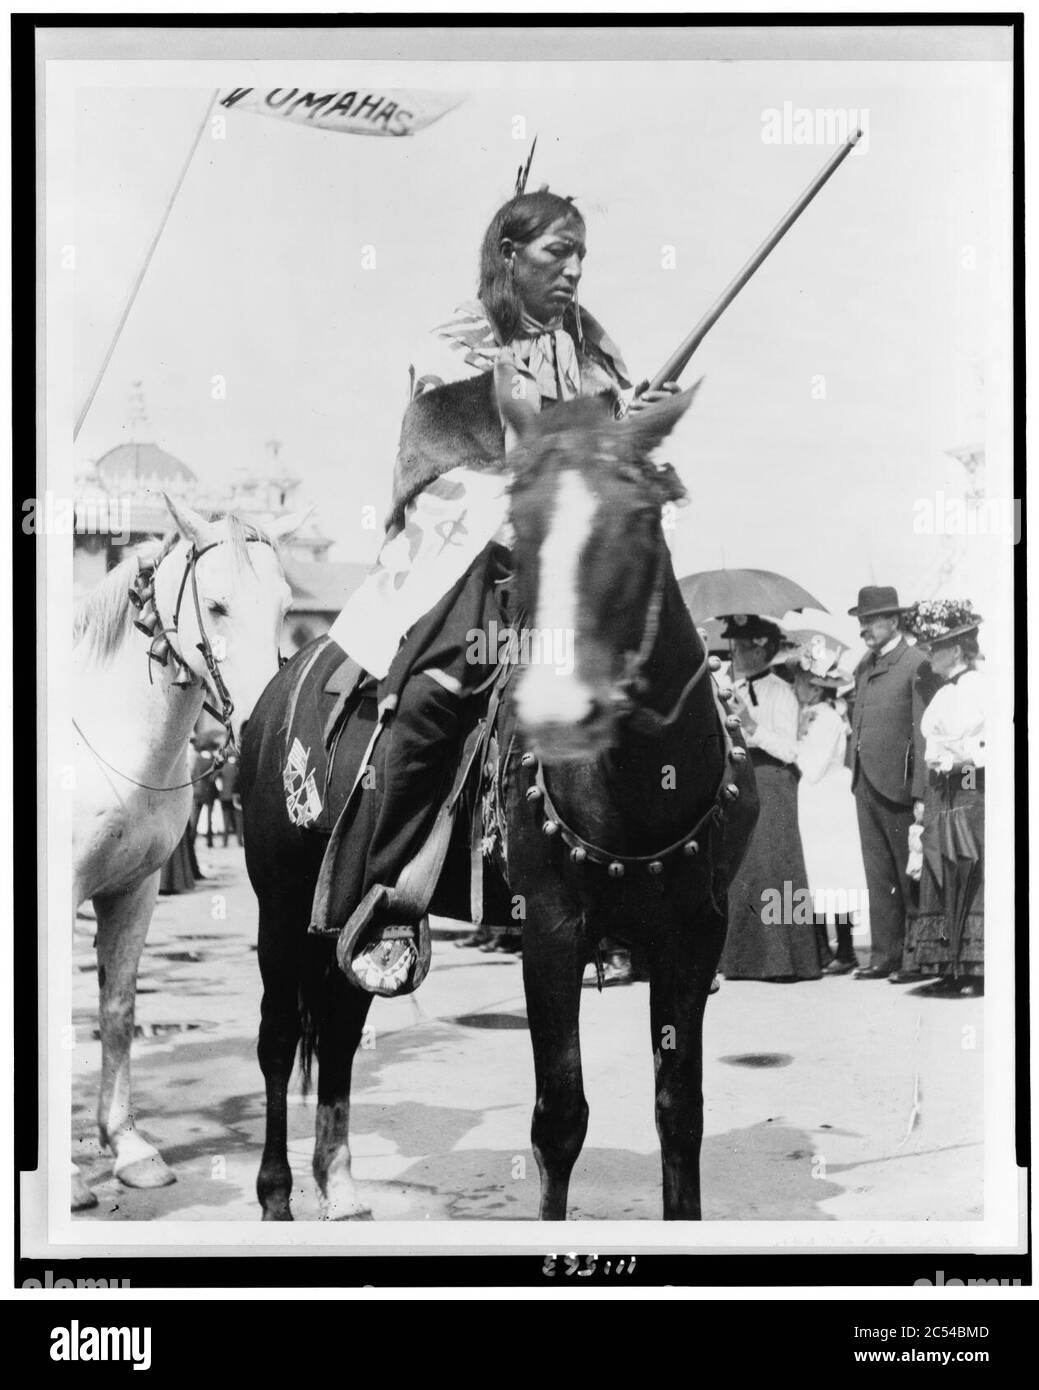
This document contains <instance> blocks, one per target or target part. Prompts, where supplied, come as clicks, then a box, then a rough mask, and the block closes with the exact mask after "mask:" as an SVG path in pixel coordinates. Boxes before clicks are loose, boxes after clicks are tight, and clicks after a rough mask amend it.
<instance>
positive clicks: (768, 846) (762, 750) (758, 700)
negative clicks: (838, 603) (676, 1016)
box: [718, 614, 822, 981]
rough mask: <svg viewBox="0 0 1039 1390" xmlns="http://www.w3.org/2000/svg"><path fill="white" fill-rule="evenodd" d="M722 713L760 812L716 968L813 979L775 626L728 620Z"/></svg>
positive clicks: (792, 707) (752, 975)
mask: <svg viewBox="0 0 1039 1390" xmlns="http://www.w3.org/2000/svg"><path fill="white" fill-rule="evenodd" d="M722 636H723V637H724V638H727V639H728V640H729V641H731V642H732V643H733V672H732V675H733V698H732V701H731V702H730V706H729V708H730V712H731V713H734V714H736V715H738V716H739V718H740V719H741V720H742V722H743V733H744V735H745V737H746V740H747V747H748V749H749V750H750V757H751V761H752V762H753V764H754V774H755V779H756V781H757V789H758V798H759V801H760V806H761V810H760V813H759V816H758V823H757V827H756V829H755V831H754V835H753V837H752V838H751V842H750V845H749V847H748V849H747V853H746V855H745V857H744V860H743V863H742V864H741V865H740V868H739V870H738V872H737V874H736V876H735V878H734V879H733V881H732V883H731V884H730V887H729V933H728V936H727V938H726V941H725V950H724V952H723V953H722V958H721V962H720V964H719V966H718V969H719V971H720V972H721V973H722V974H723V975H724V976H725V978H726V979H728V980H784V981H790V980H817V979H818V978H819V976H820V975H821V973H822V967H821V961H820V956H819V949H818V944H817V941H816V936H815V926H814V913H813V911H812V906H811V897H810V894H809V892H808V878H807V874H806V872H805V863H804V851H803V849H802V846H801V835H800V832H799V830H798V821H797V783H798V779H799V777H800V775H801V774H800V771H799V770H798V766H797V726H798V704H797V696H796V695H795V694H794V691H793V687H792V685H791V684H790V681H789V680H785V679H783V677H782V676H780V675H777V673H776V671H775V670H774V669H773V667H772V664H771V663H772V661H773V659H774V658H775V656H776V655H777V653H778V652H779V650H780V647H781V646H782V645H783V641H784V639H783V634H782V632H781V631H780V629H779V627H778V626H777V624H776V623H774V622H770V621H769V620H768V619H766V618H761V617H756V616H754V615H752V614H748V615H739V614H738V615H736V616H735V617H733V618H731V619H730V620H729V622H728V626H727V627H726V628H725V630H724V631H723V633H722Z"/></svg>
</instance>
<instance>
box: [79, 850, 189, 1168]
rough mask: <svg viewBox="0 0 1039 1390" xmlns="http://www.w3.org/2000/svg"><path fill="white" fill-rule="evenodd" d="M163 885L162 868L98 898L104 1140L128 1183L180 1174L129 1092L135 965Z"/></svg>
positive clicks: (99, 1117) (99, 1118)
mask: <svg viewBox="0 0 1039 1390" xmlns="http://www.w3.org/2000/svg"><path fill="white" fill-rule="evenodd" d="M158 889H159V874H158V872H156V873H154V874H151V875H149V877H148V878H146V879H145V880H144V881H143V882H142V883H140V884H138V886H137V887H136V888H134V889H132V890H131V891H130V892H129V893H126V894H123V895H122V896H120V897H103V898H102V897H98V898H95V899H94V907H95V908H96V909H97V975H98V983H99V985H100V991H101V1007H100V1012H99V1019H100V1026H101V1095H100V1099H99V1101H98V1110H97V1122H98V1129H99V1130H100V1132H101V1142H102V1143H103V1144H107V1145H108V1147H109V1148H110V1149H111V1150H112V1152H113V1153H114V1154H115V1175H116V1177H117V1178H119V1180H120V1181H121V1182H124V1183H125V1184H126V1185H127V1187H165V1186H166V1185H167V1184H169V1183H171V1182H176V1177H175V1176H174V1174H173V1173H172V1172H171V1170H170V1169H169V1168H168V1167H167V1166H166V1164H165V1163H164V1162H163V1160H162V1157H161V1156H160V1154H159V1152H158V1150H157V1149H156V1148H155V1147H154V1146H153V1145H152V1144H149V1143H148V1141H147V1140H146V1139H144V1138H142V1137H141V1135H139V1134H138V1133H137V1130H136V1129H135V1128H134V1116H133V1105H132V1101H131V1096H130V1045H131V1043H132V1042H133V1029H134V1003H135V998H136V994H137V966H138V964H139V962H140V959H141V952H142V951H143V949H144V940H145V937H146V936H147V935H148V926H149V924H150V922H151V916H152V910H153V909H154V907H155V898H156V895H157V893H158Z"/></svg>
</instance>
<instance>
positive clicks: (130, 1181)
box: [115, 1154, 177, 1187]
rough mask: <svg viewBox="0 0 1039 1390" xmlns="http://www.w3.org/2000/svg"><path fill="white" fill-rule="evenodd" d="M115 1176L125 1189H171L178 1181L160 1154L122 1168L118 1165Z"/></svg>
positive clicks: (136, 1160)
mask: <svg viewBox="0 0 1039 1390" xmlns="http://www.w3.org/2000/svg"><path fill="white" fill-rule="evenodd" d="M115 1175H116V1177H117V1178H118V1179H119V1181H120V1182H121V1183H122V1184H123V1186H124V1187H169V1186H170V1184H171V1183H175V1182H176V1181H177V1175H176V1173H174V1171H173V1169H172V1168H170V1167H169V1166H168V1165H167V1164H166V1163H165V1162H164V1161H163V1159H162V1157H161V1155H160V1154H152V1155H151V1156H150V1157H148V1158H135V1159H134V1160H133V1161H132V1162H131V1163H126V1164H124V1165H123V1166H122V1167H120V1166H119V1165H118V1164H116V1169H115Z"/></svg>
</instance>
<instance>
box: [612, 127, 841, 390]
mask: <svg viewBox="0 0 1039 1390" xmlns="http://www.w3.org/2000/svg"><path fill="white" fill-rule="evenodd" d="M861 139H862V131H861V130H856V131H855V132H854V133H853V134H852V135H849V136H848V138H847V140H845V142H844V144H843V145H842V146H841V147H840V149H839V150H836V151H835V152H834V153H833V155H831V157H830V158H829V159H828V160H827V161H826V163H825V165H824V166H823V167H822V169H820V170H819V172H818V174H816V176H815V178H814V179H813V180H812V182H811V183H810V184H809V185H808V187H807V188H806V189H805V191H804V192H803V193H802V194H801V196H800V198H798V200H797V201H796V202H795V203H794V204H793V206H792V207H791V208H790V209H789V211H788V212H787V213H786V214H785V215H784V216H783V217H782V218H781V219H780V220H779V222H778V223H777V224H776V226H775V227H774V228H773V229H772V231H771V232H769V234H768V236H767V237H766V238H765V240H764V241H763V242H762V243H761V245H760V246H759V247H758V249H757V250H756V251H755V252H754V254H753V255H752V256H751V258H750V260H749V261H748V262H747V263H746V265H745V266H744V267H743V269H742V270H741V271H740V272H739V274H738V275H736V276H735V278H734V279H733V280H732V281H731V282H730V283H729V284H728V285H727V286H726V287H725V289H724V290H723V291H722V292H721V294H720V295H719V296H718V298H717V299H716V300H715V301H714V303H713V304H712V305H711V307H710V308H709V309H708V310H707V312H706V314H704V316H703V317H702V318H701V319H700V321H699V323H697V325H696V327H695V328H694V329H693V331H692V332H691V333H690V334H689V336H688V337H687V338H685V339H683V341H682V342H681V343H680V344H679V346H678V347H677V348H676V349H675V351H674V352H673V353H672V354H671V356H670V357H669V358H668V359H667V361H666V362H665V363H664V365H663V366H662V367H661V368H660V371H659V372H657V374H656V376H654V377H653V379H652V380H651V381H649V382H647V383H646V385H645V386H644V387H642V388H641V390H640V391H639V392H638V393H637V394H639V395H642V394H643V392H644V391H659V389H660V388H661V386H663V384H664V383H665V381H677V380H678V377H679V375H680V374H681V373H682V372H683V371H684V370H685V368H686V367H687V366H688V365H689V359H690V358H691V357H692V355H693V353H694V352H695V351H696V349H697V348H698V347H699V346H700V344H701V343H702V342H703V340H704V338H705V337H706V336H707V334H708V332H709V331H710V330H711V329H712V328H713V327H714V325H715V324H716V323H717V322H718V320H719V319H720V318H721V316H722V314H723V313H724V312H725V310H726V309H727V308H728V307H729V305H730V304H731V303H732V301H733V300H734V299H735V298H736V296H737V295H738V294H739V292H740V290H741V289H742V288H743V286H744V285H745V284H746V283H747V281H748V280H749V279H750V277H751V276H752V275H753V274H754V272H755V271H756V270H757V268H758V266H759V265H761V263H762V261H764V259H765V257H766V256H768V255H769V253H770V252H771V251H772V250H774V248H775V247H776V246H777V245H778V244H779V242H780V241H781V240H782V238H783V237H784V236H785V235H786V233H787V232H788V231H789V230H790V228H791V227H792V226H793V225H794V223H795V222H796V221H797V219H798V218H799V217H800V216H801V214H802V213H803V212H804V210H805V208H806V207H807V206H808V204H809V203H810V202H811V201H812V199H813V198H814V197H815V195H816V194H817V193H818V192H819V190H820V188H822V186H823V184H824V183H826V181H827V179H829V178H830V177H831V175H832V174H833V173H834V172H835V171H836V170H837V168H838V167H839V166H840V165H841V164H842V163H843V162H844V160H845V159H846V158H847V157H848V155H849V154H851V152H852V150H853V149H854V148H855V146H856V145H857V144H858V143H859V141H860V140H861Z"/></svg>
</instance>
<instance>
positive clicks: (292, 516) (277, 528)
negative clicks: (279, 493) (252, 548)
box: [263, 503, 317, 541]
mask: <svg viewBox="0 0 1039 1390" xmlns="http://www.w3.org/2000/svg"><path fill="white" fill-rule="evenodd" d="M316 510H317V504H316V503H315V504H314V505H313V506H310V507H308V508H307V509H306V511H304V512H289V513H288V515H287V516H279V517H277V518H275V520H274V521H272V522H271V523H270V524H269V525H268V526H265V527H264V528H263V529H264V530H265V531H266V532H267V534H268V536H270V538H271V540H272V541H282V540H284V539H285V537H286V536H291V535H292V533H293V532H294V531H298V530H299V528H300V527H301V526H302V525H303V523H304V522H306V521H309V520H310V518H311V517H312V516H313V515H314V512H315V511H316Z"/></svg>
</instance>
